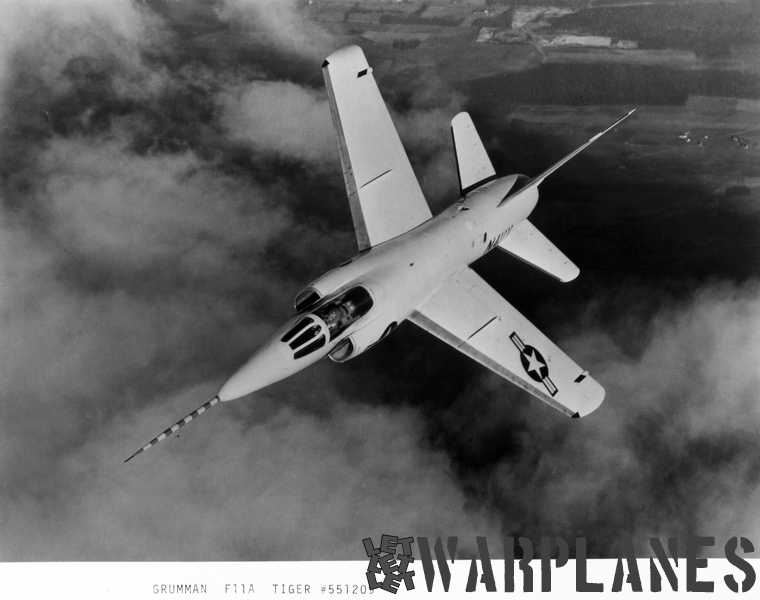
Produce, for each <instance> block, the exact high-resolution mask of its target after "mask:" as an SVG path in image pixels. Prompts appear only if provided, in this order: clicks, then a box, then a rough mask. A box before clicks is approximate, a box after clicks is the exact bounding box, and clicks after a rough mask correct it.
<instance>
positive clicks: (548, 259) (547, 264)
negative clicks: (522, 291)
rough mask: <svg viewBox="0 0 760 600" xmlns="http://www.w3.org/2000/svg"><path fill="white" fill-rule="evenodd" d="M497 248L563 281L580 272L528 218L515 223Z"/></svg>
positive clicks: (572, 277) (570, 279)
mask: <svg viewBox="0 0 760 600" xmlns="http://www.w3.org/2000/svg"><path fill="white" fill-rule="evenodd" d="M498 248H500V249H501V250H504V251H505V252H509V253H510V254H511V255H512V256H514V257H516V258H519V259H520V260H522V261H524V262H526V263H528V264H529V265H533V266H534V267H536V268H537V269H541V270H542V271H543V272H544V273H547V274H548V275H551V276H552V277H556V278H557V279H559V280H560V281H562V282H563V283H567V282H568V281H572V280H573V279H575V278H576V277H578V275H579V274H580V272H581V270H580V269H579V268H578V267H577V266H576V265H575V264H574V263H573V262H572V261H571V260H570V259H569V258H568V257H567V256H565V254H564V253H563V252H562V250H560V249H559V248H557V246H555V245H554V244H552V243H551V242H550V241H549V240H548V239H547V237H546V236H545V235H544V234H543V233H541V232H540V231H539V230H538V229H537V228H536V226H535V225H533V223H531V222H530V221H528V219H525V220H524V221H522V222H520V223H518V224H517V225H515V227H514V229H513V230H512V231H511V233H510V234H509V235H508V236H507V237H505V238H504V239H503V240H502V241H501V242H499V245H498Z"/></svg>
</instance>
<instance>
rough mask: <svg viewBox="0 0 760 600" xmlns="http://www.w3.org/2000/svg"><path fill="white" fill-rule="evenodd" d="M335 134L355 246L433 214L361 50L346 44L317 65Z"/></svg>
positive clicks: (364, 245)
mask: <svg viewBox="0 0 760 600" xmlns="http://www.w3.org/2000/svg"><path fill="white" fill-rule="evenodd" d="M322 74H323V75H324V79H325V85H326V87H327V93H328V97H329V100H330V113H331V114H332V118H333V124H334V125H335V130H336V133H337V135H338V149H339V152H340V161H341V165H342V168H343V179H344V181H345V184H346V191H347V193H348V200H349V205H350V207H351V217H352V219H353V222H354V229H355V231H356V240H357V243H358V245H359V250H365V249H367V248H369V247H371V246H375V245H377V244H380V243H382V242H384V241H386V240H389V239H391V238H394V237H396V236H398V235H401V234H402V233H405V232H407V231H409V230H410V229H412V228H414V227H416V226H417V225H419V224H420V223H423V222H424V221H427V220H428V219H429V218H430V217H431V216H432V214H431V213H430V208H429V207H428V204H427V201H426V200H425V196H424V195H423V194H422V190H421V188H420V184H419V182H418V181H417V177H416V176H415V174H414V171H413V170H412V166H411V165H410V164H409V158H408V157H407V155H406V152H405V151H404V146H403V145H402V143H401V139H400V138H399V136H398V132H397V131H396V128H395V127H394V125H393V121H392V120H391V116H390V114H389V113H388V109H387V108H386V106H385V103H384V102H383V99H382V96H381V95H380V90H379V89H378V87H377V83H376V82H375V78H374V77H373V75H372V68H371V67H370V66H369V64H368V63H367V59H366V58H365V56H364V52H362V49H361V48H359V47H358V46H347V47H345V48H341V49H340V50H337V51H336V52H333V53H332V54H331V55H330V56H328V57H327V58H326V59H325V62H324V63H323V65H322Z"/></svg>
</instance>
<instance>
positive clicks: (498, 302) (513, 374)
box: [409, 268, 604, 417]
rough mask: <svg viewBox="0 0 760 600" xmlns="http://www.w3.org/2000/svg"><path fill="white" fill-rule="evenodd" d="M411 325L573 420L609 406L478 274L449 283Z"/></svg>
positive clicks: (412, 318)
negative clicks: (605, 405) (600, 407)
mask: <svg viewBox="0 0 760 600" xmlns="http://www.w3.org/2000/svg"><path fill="white" fill-rule="evenodd" d="M409 320H410V321H412V322H413V323H414V324H415V325H418V326H419V327H421V328H422V329H424V330H426V331H428V332H429V333H432V334H433V335H434V336H436V337H438V338H440V339H441V340H443V341H444V342H446V343H447V344H449V345H451V346H453V347H454V348H456V349H457V350H459V351H460V352H462V353H464V354H466V355H467V356H469V357H470V358H472V359H474V360H476V361H478V362H479V363H481V364H482V365H484V366H485V367H488V368H489V369H491V370H492V371H494V372H495V373H497V374H498V375H501V376H502V377H504V378H505V379H507V380H508V381H510V382H512V383H514V384H515V385H517V386H519V387H521V388H522V389H524V390H525V391H527V392H528V393H530V394H532V395H533V396H536V397H537V398H539V399H541V400H543V401H544V402H546V403H547V404H549V405H550V406H551V407H552V408H555V409H557V410H559V411H560V412H563V413H564V414H566V415H568V416H570V417H583V416H586V415H587V414H589V413H590V412H592V411H593V410H595V409H596V408H597V407H598V406H599V405H600V404H601V403H602V401H603V400H604V388H603V387H602V386H601V385H599V383H598V382H597V381H596V380H595V379H593V378H592V377H590V376H589V375H588V373H587V372H586V371H584V370H583V369H582V368H581V367H579V366H578V365H577V364H576V363H575V362H574V361H573V360H572V359H571V358H570V357H569V356H567V354H565V353H564V352H563V351H562V350H560V349H559V348H558V347H557V346H556V345H555V344H554V343H553V342H552V341H551V340H549V338H547V337H546V336H545V335H544V334H543V333H541V332H540V331H539V330H538V329H537V328H536V327H535V326H534V325H533V324H532V323H530V321H528V320H527V319H526V318H525V317H523V316H522V315H521V314H520V313H519V312H518V311H517V310H516V309H515V308H514V307H513V306H512V305H511V304H509V303H508V302H507V301H506V300H505V299H504V298H503V297H502V296H501V295H500V294H499V293H498V292H496V290H494V289H493V288H492V287H491V286H490V285H488V284H487V283H486V282H485V281H484V280H483V279H482V278H481V277H480V276H479V275H477V274H476V273H475V271H473V270H472V269H469V268H467V269H465V270H464V271H462V272H461V273H459V274H457V275H455V276H454V277H452V278H451V279H449V280H448V281H447V282H446V283H444V284H443V286H442V287H441V288H440V289H439V290H438V291H437V292H436V293H435V294H433V296H432V297H431V298H430V299H429V300H428V301H427V302H425V304H423V305H422V306H420V307H419V308H418V309H417V310H416V311H415V312H414V313H412V315H411V316H410V317H409Z"/></svg>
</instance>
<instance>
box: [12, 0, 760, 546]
mask: <svg viewBox="0 0 760 600" xmlns="http://www.w3.org/2000/svg"><path fill="white" fill-rule="evenodd" d="M275 4H276V6H275ZM155 6H156V7H158V8H156V7H154V8H151V7H150V5H148V6H145V5H143V4H140V5H138V4H132V3H125V2H115V1H114V2H101V1H98V2H96V1H94V0H92V1H85V0H80V1H78V2H75V3H71V2H66V3H65V6H64V3H63V2H55V1H53V0H47V1H42V0H39V1H36V2H20V1H19V2H9V3H6V4H5V5H4V8H3V9H2V10H3V11H4V12H3V13H2V14H0V16H1V17H3V18H0V23H1V25H0V27H2V28H3V29H2V30H0V33H3V34H4V35H0V39H2V40H3V41H2V45H0V94H1V95H0V107H2V113H0V122H2V129H1V130H0V137H1V138H2V139H1V140H0V148H2V150H0V152H2V159H3V160H2V165H3V166H2V168H1V170H0V172H1V174H2V192H1V194H2V196H1V199H2V215H0V310H1V311H2V321H0V322H1V323H2V327H3V330H2V334H3V336H2V337H3V340H4V344H3V345H2V346H0V355H1V360H0V373H1V374H2V383H3V385H2V392H0V394H1V395H2V398H0V480H1V481H2V482H3V483H2V486H1V487H0V534H2V535H0V559H3V560H19V559H23V560H50V559H68V560H90V559H101V560H103V559H106V560H123V559H161V560H182V559H213V560H217V559H218V560H225V559H227V560H238V559H243V560H245V559H299V558H300V559H316V558H320V559H329V558H333V559H339V558H357V557H358V556H360V553H361V545H360V540H361V538H362V537H364V536H367V535H372V536H376V535H378V534H379V533H381V532H383V531H389V530H394V531H396V532H397V533H399V534H413V535H429V536H435V535H453V534H459V535H461V536H473V535H476V534H484V535H489V536H494V537H495V536H498V535H500V534H518V533H519V534H522V535H534V536H538V535H542V534H555V535H563V536H565V537H572V536H574V535H576V534H586V535H587V536H589V537H590V538H592V542H594V539H595V540H596V542H594V543H595V546H594V549H595V551H597V552H600V553H608V552H609V551H610V548H611V547H612V545H613V544H614V542H615V540H616V539H617V538H618V537H620V536H621V535H624V534H630V535H638V536H642V535H649V534H661V535H668V534H670V535H675V534H679V533H684V532H691V531H694V530H695V529H699V527H700V526H701V525H702V524H704V523H710V524H711V529H710V531H709V532H707V533H710V534H714V535H721V534H723V533H724V532H726V534H727V532H734V531H739V530H741V531H746V532H747V533H751V532H753V531H755V530H756V529H757V523H756V522H755V521H756V519H755V518H754V516H753V514H752V512H751V511H750V510H749V507H751V506H752V499H754V498H755V497H756V495H757V492H756V489H757V479H758V472H760V471H758V468H757V467H758V465H757V458H756V456H758V453H757V452H756V450H757V442H756V441H755V440H754V437H756V432H757V431H758V429H760V415H758V409H757V403H756V400H757V397H756V393H755V391H754V390H756V389H757V383H758V381H757V379H758V375H757V369H756V367H755V365H757V363H758V358H759V356H758V354H759V353H760V339H758V332H757V330H756V329H753V328H751V327H748V324H749V323H756V322H758V321H757V319H758V317H760V314H758V313H760V305H758V293H757V292H758V289H757V285H756V284H755V283H753V282H752V281H745V282H740V283H735V282H734V283H731V282H722V281H708V280H700V281H697V282H696V283H693V284H692V285H691V287H690V294H688V295H667V294H666V293H664V292H661V291H659V290H658V288H657V287H656V284H654V283H652V282H646V281H645V282H643V283H641V282H640V283H637V284H634V283H633V277H632V276H627V275H626V272H625V266H624V265H621V268H620V272H621V275H620V276H619V277H618V278H617V279H615V280H603V281H600V282H598V283H599V285H598V286H593V285H592V286H591V288H590V289H591V292H590V293H589V292H588V289H589V288H586V290H587V291H586V294H587V295H585V296H584V295H583V292H582V293H581V295H580V297H579V298H575V299H574V300H573V299H572V298H571V299H570V301H568V302H567V304H564V303H563V302H562V300H558V301H556V302H554V303H553V302H552V301H551V299H550V298H551V296H548V298H549V299H547V300H544V301H543V304H542V303H540V302H539V303H537V304H536V305H534V307H537V308H535V310H534V312H533V313H531V314H530V316H531V318H534V319H535V320H537V321H538V322H540V323H542V328H544V329H545V330H547V332H548V333H551V334H552V337H555V338H557V339H558V341H559V342H561V345H563V347H565V348H566V349H567V350H568V351H569V352H570V353H571V354H572V355H573V356H575V357H576V358H577V359H578V361H579V362H581V363H582V364H584V365H589V366H591V365H594V367H595V368H594V369H593V370H594V373H595V375H596V376H597V377H598V379H600V380H601V381H603V382H604V383H605V385H606V386H607V388H608V400H607V402H606V403H605V404H604V405H603V407H602V408H601V409H600V410H599V411H598V412H597V413H595V414H594V415H592V416H590V417H589V418H588V419H584V420H582V421H581V422H573V423H571V425H572V426H569V425H568V422H567V421H566V420H565V419H563V418H561V417H559V416H558V415H556V414H555V413H553V412H551V411H550V410H548V409H547V408H545V407H543V406H540V405H538V403H537V402H535V401H533V400H530V399H528V398H526V397H525V396H524V395H523V394H521V393H520V392H519V391H517V390H515V389H513V388H511V387H510V386H509V385H508V384H506V383H505V382H503V381H502V380H500V379H498V378H497V377H495V376H492V375H490V374H488V373H487V372H485V371H483V370H482V369H480V367H478V366H477V365H473V364H472V363H470V362H469V361H467V360H466V359H464V358H462V357H459V356H458V355H456V354H455V353H454V352H453V351H452V350H449V349H448V348H446V347H445V346H443V345H442V344H440V343H438V342H436V341H434V340H432V339H429V338H428V337H426V336H424V335H423V334H422V333H421V332H417V331H415V330H414V329H413V328H412V327H411V326H408V327H402V328H401V330H400V331H399V332H398V333H396V334H394V336H392V337H391V338H390V339H389V340H387V341H386V342H384V344H383V345H382V346H379V347H378V348H377V349H375V350H373V351H372V353H370V354H368V355H367V356H366V357H362V358H359V359H357V360H356V361H355V362H352V363H349V364H347V365H345V366H343V367H336V366H334V365H331V364H329V363H325V364H320V365H317V366H316V367H314V368H312V369H310V370H308V371H306V372H304V373H302V374H299V375H298V376H296V377H294V378H293V379H291V380H289V381H287V382H284V383H281V384H278V385H276V386H274V387H272V388H271V389H269V390H266V391H264V392H262V393H261V394H257V395H256V397H254V398H251V399H250V400H246V401H241V402H240V403H236V404H232V405H226V406H224V407H223V408H220V409H215V411H214V412H211V413H209V414H208V416H204V418H203V420H201V421H199V422H198V423H194V424H193V425H191V426H190V427H188V428H187V429H186V430H183V433H182V435H181V437H179V438H178V439H174V440H171V441H168V442H167V443H165V444H163V445H162V446H161V447H159V448H158V449H156V450H153V451H151V452H150V453H147V454H145V455H144V456H141V457H140V460H136V461H134V462H133V463H129V464H128V465H126V466H125V465H122V464H121V461H122V459H123V458H124V457H125V456H127V455H128V454H129V453H130V452H131V451H132V450H133V449H134V448H136V447H137V446H139V445H140V444H141V443H143V442H145V441H146V440H147V439H149V438H150V437H151V436H152V435H153V434H155V433H156V432H157V431H159V430H160V429H162V428H163V427H165V426H166V425H168V424H169V423H171V422H173V421H174V420H176V419H177V418H178V417H180V416H181V415H183V414H186V413H187V412H189V411H190V410H192V409H193V408H195V407H196V406H197V405H199V404H200V403H202V402H203V401H204V400H206V399H207V398H208V397H209V396H210V395H212V394H213V393H214V392H215V391H216V388H217V386H218V385H219V384H220V383H221V381H222V380H223V379H224V378H225V376H227V375H228V374H229V373H230V372H231V371H232V370H233V369H234V368H235V367H237V365H238V364H239V363H240V362H241V361H242V360H244V359H245V358H246V357H247V355H248V354H249V353H250V352H251V351H253V350H254V349H255V348H256V346H257V344H259V343H260V342H262V341H263V340H264V339H265V338H266V336H267V335H268V334H269V333H270V332H271V331H272V330H273V329H274V327H275V326H276V325H278V324H279V322H280V321H281V320H282V319H284V318H286V317H287V316H288V315H289V313H290V306H291V299H292V297H293V295H294V294H295V293H296V292H297V291H298V290H299V289H300V287H301V286H302V285H304V284H305V283H306V282H307V281H308V280H309V279H310V278H312V277H315V276H317V275H319V274H320V273H321V271H322V270H324V269H326V268H328V267H329V266H331V265H332V264H335V263H336V262H338V261H339V260H341V259H343V258H346V257H347V256H349V255H350V254H352V253H353V252H354V249H355V245H354V241H353V233H352V231H351V230H350V219H349V215H348V208H347V206H346V203H345V192H344V191H343V189H342V180H341V176H340V170H339V165H338V161H337V152H336V150H335V139H334V134H333V131H332V127H331V124H330V118H329V111H328V110H327V105H326V98H325V95H324V92H323V90H322V89H321V88H319V87H318V86H316V85H315V83H314V79H313V78H312V79H310V78H305V77H302V75H301V73H302V72H301V70H300V69H294V68H293V64H295V63H294V62H293V61H294V60H296V59H293V56H294V55H295V56H297V57H300V58H299V59H297V60H302V61H304V62H303V64H306V65H311V64H312V63H314V65H315V67H314V72H315V73H317V74H318V68H319V67H318V65H319V61H320V60H321V57H322V56H324V54H326V53H327V52H329V51H331V50H332V49H333V46H332V45H333V44H335V43H336V40H333V39H332V38H330V36H329V35H328V34H326V33H325V32H324V31H323V30H322V29H320V28H319V27H317V26H316V25H314V24H312V23H310V22H309V21H308V20H307V19H305V18H304V17H303V14H302V13H301V12H300V11H299V10H298V9H297V7H296V4H295V3H289V2H288V3H280V2H277V3H272V2H243V1H240V0H236V1H232V0H225V1H224V2H218V3H216V4H214V5H213V7H212V8H211V9H209V8H208V6H206V5H200V4H199V5H197V6H196V5H195V4H188V5H187V6H186V7H184V8H182V9H180V8H177V7H174V8H172V7H171V6H169V5H167V6H163V5H155ZM183 10H184V11H186V12H182V11H183ZM193 10H197V14H196V13H194V12H193ZM199 14H202V15H204V17H203V19H200V17H198V15H199ZM183 19H184V21H183ZM193 19H195V21H193ZM209 19H210V21H209ZM187 20H190V21H192V22H193V23H195V24H196V25H199V24H200V23H201V22H202V23H203V24H204V26H207V27H208V28H209V29H214V28H215V27H216V28H219V31H221V32H222V33H218V32H217V33H214V32H213V31H212V32H211V33H201V34H198V35H189V34H183V33H182V31H184V30H182V26H183V25H187ZM209 23H211V24H212V25H213V27H212V26H211V25H209ZM199 29H200V25H199ZM252 31H256V32H259V33H260V34H261V36H260V39H259V38H257V37H256V36H254V37H253V38H250V34H251V32H252ZM208 36H212V37H211V38H209V37H208ZM213 36H216V37H213ZM251 39H253V41H251ZM209 40H212V41H211V42H210V41H209ZM273 42H274V46H275V47H274V50H273V49H272V48H271V45H272V43H273ZM241 48H245V54H244V55H243V56H244V58H245V60H232V58H234V57H238V56H239V55H240V52H241ZM415 81H416V82H417V83H419V80H415ZM402 83H404V82H402ZM399 85H400V84H399ZM410 85H411V83H410ZM395 92H398V90H395V89H394V88H393V86H391V85H388V86H387V87H384V93H385V94H386V97H387V98H388V99H389V101H390V103H391V107H392V110H393V114H394V119H395V121H396V122H397V124H398V126H399V130H400V132H401V135H402V138H403V139H404V142H405V144H406V146H407V148H408V149H409V152H410V154H411V155H412V157H413V161H414V165H415V168H416V170H417V173H418V175H419V176H420V178H421V181H422V184H423V187H424V189H425V190H426V192H427V193H428V195H429V197H430V201H431V204H432V205H433V206H434V207H435V206H438V207H439V206H441V205H442V204H443V203H445V201H446V200H448V199H450V198H451V196H452V195H453V194H454V191H455V190H454V188H455V185H456V177H455V175H454V173H453V171H452V166H453V161H452V156H451V149H450V147H449V132H448V119H449V118H450V117H451V116H452V115H453V114H454V113H455V112H457V111H458V110H459V109H460V108H461V106H463V105H464V104H465V103H466V102H467V98H464V97H463V96H462V94H461V93H460V92H455V91H453V90H452V89H450V87H449V86H448V85H447V84H446V82H442V81H432V80H431V81H427V82H426V83H425V85H422V86H419V87H418V88H416V89H415V90H414V92H413V93H412V94H411V97H407V98H404V101H403V102H401V101H398V97H397V96H398V94H396V93H395ZM502 126H503V127H506V125H503V124H502ZM502 133H503V132H502ZM495 135H497V136H498V135H500V132H496V134H495ZM505 135H507V134H505ZM600 210H601V209H600ZM608 216H609V215H607V214H606V213H605V214H600V215H599V216H598V218H599V221H600V222H605V219H606V218H608ZM590 243H593V240H592V241H591V242H590ZM500 260H504V261H506V260H507V259H506V258H504V257H501V258H500ZM501 264H502V263H500V265H501ZM501 268H502V267H501V266H500V267H499V269H501ZM514 269H515V268H513V267H510V266H506V267H504V271H505V273H506V275H505V280H504V281H501V282H499V281H496V282H495V285H496V286H497V287H498V288H499V290H500V291H503V292H504V293H505V294H509V293H511V292H512V291H513V290H511V289H510V287H515V286H512V285H511V284H512V283H513V282H514V281H515V280H519V277H520V273H521V272H520V271H519V270H517V271H516V270H514ZM717 275H720V274H717ZM725 279H728V280H730V279H731V278H730V277H728V276H727V277H725ZM527 285H529V283H526V286H527ZM581 285H583V284H581ZM576 289H577V288H576ZM580 289H581V290H583V289H584V288H582V287H581V288H580ZM552 290H554V288H552ZM552 293H555V292H552ZM556 293H557V294H560V293H561V292H556ZM642 296H645V297H648V298H649V299H650V301H651V302H650V304H648V305H647V306H649V307H650V308H649V309H647V310H637V307H636V306H635V305H634V302H635V300H636V299H637V298H640V297H642ZM652 299H656V301H654V300H652ZM518 305H519V304H518ZM521 308H522V306H521ZM610 312H611V313H613V314H614V315H615V316H614V317H609V316H608V314H609V313H610ZM563 328H564V329H563Z"/></svg>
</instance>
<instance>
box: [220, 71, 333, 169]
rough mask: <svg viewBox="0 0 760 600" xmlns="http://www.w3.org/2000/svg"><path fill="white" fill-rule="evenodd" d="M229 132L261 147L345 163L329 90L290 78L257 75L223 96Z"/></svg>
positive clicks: (327, 163) (328, 162)
mask: <svg viewBox="0 0 760 600" xmlns="http://www.w3.org/2000/svg"><path fill="white" fill-rule="evenodd" d="M219 102H220V104H221V105H222V117H221V121H222V125H223V126H224V128H225V130H226V132H227V135H228V136H229V137H230V138H231V139H233V140H237V141H241V142H245V143H247V144H248V145H249V146H250V147H251V148H253V149H255V150H256V151H258V152H265V153H272V152H276V153H278V154H280V155H282V156H284V157H288V158H295V159H298V160H304V161H309V162H311V163H316V164H325V166H327V167H329V168H331V169H334V170H336V169H339V168H340V163H339V162H338V146H337V140H336V137H335V132H334V131H333V127H332V121H331V119H330V107H329V106H328V103H327V96H326V94H325V93H324V92H317V91H315V90H312V89H309V88H306V87H304V86H301V85H298V84H295V83H292V82H290V81H257V82H254V83H251V84H249V85H247V86H242V87H238V88H236V89H232V90H225V92H223V94H222V95H221V96H220V98H219Z"/></svg>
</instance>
